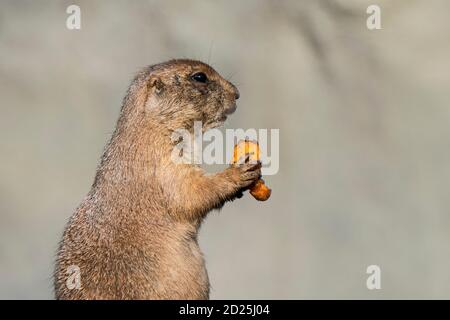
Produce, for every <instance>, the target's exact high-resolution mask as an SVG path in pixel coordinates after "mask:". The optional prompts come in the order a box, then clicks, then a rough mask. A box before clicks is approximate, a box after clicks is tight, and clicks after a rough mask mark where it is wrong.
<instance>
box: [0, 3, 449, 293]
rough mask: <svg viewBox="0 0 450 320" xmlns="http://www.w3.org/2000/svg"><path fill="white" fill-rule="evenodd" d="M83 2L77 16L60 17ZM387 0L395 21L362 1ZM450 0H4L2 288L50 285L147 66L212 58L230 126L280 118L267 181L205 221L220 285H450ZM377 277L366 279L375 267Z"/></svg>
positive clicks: (427, 288)
mask: <svg viewBox="0 0 450 320" xmlns="http://www.w3.org/2000/svg"><path fill="white" fill-rule="evenodd" d="M72 3H75V4H78V5H80V6H81V19H82V29H81V30H80V31H70V30H67V29H66V27H65V20H66V17H67V14H66V12H65V10H66V7H67V6H68V5H70V4H72ZM372 3H376V4H379V5H380V6H381V9H382V27H383V29H382V30H375V31H369V30H368V29H367V28H366V18H367V14H366V8H367V6H368V5H369V4H372ZM449 12H450V2H449V1H445V0H432V1H425V0H421V1H418V0H416V1H412V0H395V1H394V0H391V1H388V0H383V1H382V0H377V1H360V0H358V1H356V0H351V1H350V0H347V1H344V0H339V1H338V0H329V1H325V0H322V1H316V0H310V1H307V0H305V1H256V0H254V1H181V0H180V1H1V2H0V103H1V109H0V110H1V113H0V114H1V116H0V130H1V131H0V150H1V156H0V161H1V162H0V177H1V178H0V298H7V299H11V298H26V299H28V298H44V299H46V298H52V297H53V296H52V281H51V273H52V270H53V267H52V264H53V259H54V254H55V251H56V248H57V243H58V241H59V238H60V236H61V234H62V231H63V228H64V225H65V223H66V222H67V220H68V218H69V216H70V215H71V213H72V212H73V210H74V208H75V207H76V206H77V205H78V203H79V202H80V201H81V199H82V198H83V196H84V195H85V194H86V193H87V192H88V190H89V187H90V184H91V183H92V181H93V177H94V173H95V169H96V166H97V164H98V160H99V158H100V155H101V152H102V149H103V146H104V145H105V143H106V142H107V140H108V138H109V135H110V134H111V132H112V130H113V128H114V125H115V121H116V119H117V116H118V112H119V108H120V103H121V99H122V97H123V95H124V93H125V90H126V88H127V86H128V84H129V81H130V80H131V79H132V77H133V75H134V74H135V72H137V71H138V70H139V69H140V68H141V67H143V66H145V65H148V64H153V63H157V62H161V61H164V60H167V59H170V58H176V57H189V58H195V59H201V60H204V61H209V62H210V63H211V64H212V65H213V66H214V67H215V68H216V69H217V70H218V71H219V72H220V73H222V74H223V75H224V76H225V77H230V76H231V80H232V81H233V82H234V83H236V84H237V86H238V87H239V89H240V91H241V99H240V100H239V103H238V111H237V112H236V113H235V114H234V116H233V117H231V119H230V120H229V121H228V123H227V127H228V128H279V129H280V170H279V173H278V174H277V175H275V176H270V177H267V179H266V181H267V184H268V185H269V186H271V187H272V188H273V196H272V198H271V199H270V200H269V201H267V202H265V203H258V202H256V201H255V200H254V199H252V198H251V197H249V196H248V195H247V196H246V197H244V198H243V199H241V200H240V201H236V202H234V203H231V204H228V205H226V206H225V207H224V208H223V210H222V211H221V212H220V213H216V212H215V213H212V214H210V216H209V217H208V219H207V221H206V222H205V224H204V225H203V227H202V230H201V234H200V241H201V247H202V249H203V251H204V253H205V257H206V260H207V268H208V271H209V276H210V280H211V284H212V296H211V297H212V298H225V299H227V298H276V299H278V298H280V299H281V298H289V299H301V298H344V299H345V298H450V276H449V272H448V270H449V269H450V255H449V242H450V232H449V227H450V217H449V208H450V198H449V187H450V126H449V121H450V105H449V102H450V73H449V70H450V58H449V57H450V41H449V40H450V22H449V19H448V13H449ZM371 264H377V265H379V266H380V267H381V270H382V289H381V290H378V291H377V290H374V291H369V290H367V288H366V277H367V275H366V273H365V271H366V267H367V266H368V265H371Z"/></svg>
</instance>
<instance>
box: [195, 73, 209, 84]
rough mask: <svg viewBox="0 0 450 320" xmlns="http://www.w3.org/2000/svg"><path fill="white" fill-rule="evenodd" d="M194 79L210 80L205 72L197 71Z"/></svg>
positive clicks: (198, 80)
mask: <svg viewBox="0 0 450 320" xmlns="http://www.w3.org/2000/svg"><path fill="white" fill-rule="evenodd" d="M192 79H194V80H195V81H197V82H201V83H206V82H207V81H208V77H207V76H206V74H204V73H203V72H197V73H194V74H193V75H192Z"/></svg>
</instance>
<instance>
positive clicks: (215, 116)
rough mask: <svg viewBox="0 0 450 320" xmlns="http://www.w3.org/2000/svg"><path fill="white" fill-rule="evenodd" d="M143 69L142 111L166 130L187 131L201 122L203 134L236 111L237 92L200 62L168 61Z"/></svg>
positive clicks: (230, 84)
mask: <svg viewBox="0 0 450 320" xmlns="http://www.w3.org/2000/svg"><path fill="white" fill-rule="evenodd" d="M147 70H148V76H147V79H146V85H147V95H146V96H147V97H146V102H145V112H146V113H147V114H150V115H153V116H156V117H157V118H158V119H159V120H160V121H161V122H164V123H165V124H167V127H168V128H169V129H179V128H185V129H190V128H192V127H193V125H194V121H201V122H202V124H203V130H204V131H206V130H208V129H210V128H215V127H218V126H220V125H222V124H223V122H224V121H225V120H226V118H227V116H228V115H229V114H231V113H233V112H234V111H235V110H236V99H238V98H239V91H238V89H237V88H236V87H235V86H234V85H233V84H232V83H231V82H229V81H227V80H225V79H224V78H222V77H221V76H220V74H218V73H217V72H216V71H215V70H214V69H213V68H212V67H210V66H209V65H207V64H205V63H203V62H200V61H194V60H171V61H168V62H164V63H161V64H157V65H153V66H151V67H149V68H148V69H147ZM161 124H163V123H161Z"/></svg>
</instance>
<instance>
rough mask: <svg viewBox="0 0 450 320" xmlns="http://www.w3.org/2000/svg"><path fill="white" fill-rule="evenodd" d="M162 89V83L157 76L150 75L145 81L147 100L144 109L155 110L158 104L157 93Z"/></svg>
mask: <svg viewBox="0 0 450 320" xmlns="http://www.w3.org/2000/svg"><path fill="white" fill-rule="evenodd" d="M163 90H164V83H163V82H162V81H161V79H160V78H159V77H157V76H151V77H150V78H149V79H148V81H147V101H146V102H145V108H146V110H155V109H157V108H158V106H159V104H160V99H159V98H160V97H159V95H160V94H161V93H162V92H163Z"/></svg>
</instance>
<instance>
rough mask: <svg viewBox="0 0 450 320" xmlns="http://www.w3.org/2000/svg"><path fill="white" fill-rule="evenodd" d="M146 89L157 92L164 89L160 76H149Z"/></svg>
mask: <svg viewBox="0 0 450 320" xmlns="http://www.w3.org/2000/svg"><path fill="white" fill-rule="evenodd" d="M148 89H149V90H151V91H153V92H155V93H156V94H159V93H161V92H162V91H163V89H164V83H163V82H162V81H161V78H159V77H157V76H151V77H150V79H149V80H148Z"/></svg>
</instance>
